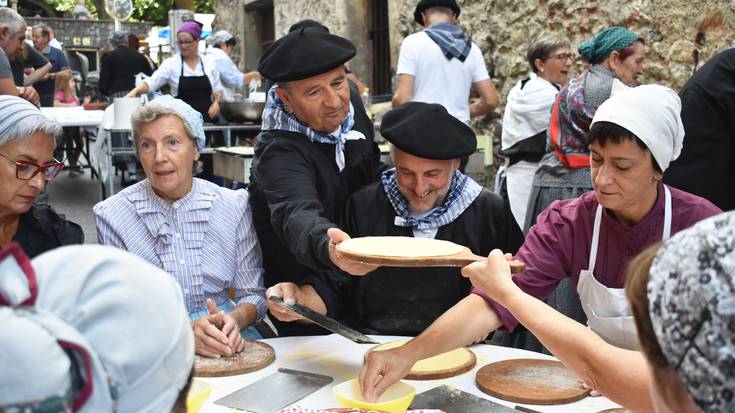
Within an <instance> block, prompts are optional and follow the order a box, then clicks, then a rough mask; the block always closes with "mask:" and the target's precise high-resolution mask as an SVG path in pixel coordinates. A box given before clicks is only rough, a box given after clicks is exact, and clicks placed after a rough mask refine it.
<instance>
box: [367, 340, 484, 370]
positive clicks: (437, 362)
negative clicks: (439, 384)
mask: <svg viewBox="0 0 735 413" xmlns="http://www.w3.org/2000/svg"><path fill="white" fill-rule="evenodd" d="M406 342H407V341H406V340H401V341H390V342H387V343H383V344H381V345H379V346H376V347H374V348H373V349H372V350H370V351H382V350H389V349H392V348H397V347H400V346H402V345H404V344H406ZM476 363H477V357H476V356H475V353H473V352H472V351H470V350H469V349H467V348H465V347H460V348H458V349H455V350H452V351H448V352H446V353H442V354H439V355H436V356H434V357H429V358H427V359H423V360H419V361H417V362H416V364H414V365H413V367H411V371H410V372H409V373H408V375H407V376H406V378H407V379H409V380H435V379H442V378H447V377H453V376H457V375H459V374H462V373H464V372H467V371H470V370H472V368H473V367H474V366H475V364H476Z"/></svg>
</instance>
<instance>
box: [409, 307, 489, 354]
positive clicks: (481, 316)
mask: <svg viewBox="0 0 735 413" xmlns="http://www.w3.org/2000/svg"><path fill="white" fill-rule="evenodd" d="M501 325H502V322H501V320H500V317H499V316H498V314H497V313H496V312H495V310H494V309H493V308H492V307H491V306H490V305H489V304H488V303H487V302H486V301H485V299H484V298H482V297H480V296H479V295H477V294H470V295H468V296H467V297H465V298H464V299H462V301H460V302H459V303H457V304H455V305H454V307H452V308H450V309H449V310H447V311H446V312H445V313H444V314H442V316H441V317H439V318H438V319H437V320H436V321H434V323H432V324H431V326H429V328H427V329H426V330H425V331H424V332H423V333H421V334H420V335H419V336H418V337H416V338H415V339H413V340H411V342H410V343H409V345H408V348H410V349H411V352H412V353H413V354H414V355H415V357H416V359H417V360H421V359H425V358H427V357H431V356H435V355H437V354H441V353H445V352H447V351H451V350H454V349H456V348H458V347H463V346H466V345H469V344H472V343H474V342H477V341H478V340H480V339H481V338H485V337H486V336H487V335H488V334H490V332H491V331H494V330H496V329H497V328H498V327H500V326H501Z"/></svg>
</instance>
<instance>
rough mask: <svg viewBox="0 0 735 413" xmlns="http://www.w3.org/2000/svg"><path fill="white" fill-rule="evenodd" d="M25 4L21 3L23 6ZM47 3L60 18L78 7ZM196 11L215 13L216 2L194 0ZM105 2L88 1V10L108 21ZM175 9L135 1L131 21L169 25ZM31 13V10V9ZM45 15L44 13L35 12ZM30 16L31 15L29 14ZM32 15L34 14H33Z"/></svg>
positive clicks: (166, 3)
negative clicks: (169, 15) (169, 12)
mask: <svg viewBox="0 0 735 413" xmlns="http://www.w3.org/2000/svg"><path fill="white" fill-rule="evenodd" d="M23 3H24V2H23V1H21V2H20V4H21V5H22V4H23ZM45 3H46V4H47V5H48V6H49V7H50V8H52V9H54V10H56V12H57V14H58V16H57V17H62V16H69V15H70V14H71V11H72V10H73V9H74V6H75V5H76V0H46V1H45ZM193 3H194V9H195V11H196V12H197V13H214V0H194V1H193ZM104 4H105V2H104V0H86V1H85V5H86V6H87V9H89V11H90V12H91V13H92V14H94V15H95V16H98V17H99V18H102V19H108V18H109V16H107V13H105V11H104ZM173 7H174V0H133V15H132V17H131V18H130V20H131V21H148V22H154V23H158V24H161V25H165V24H167V23H168V22H167V20H168V11H169V10H171V9H172V8H173ZM29 11H30V9H29ZM36 12H40V13H41V14H45V13H43V12H42V11H34V14H35V13H36ZM29 14H30V13H29ZM31 15H32V14H31Z"/></svg>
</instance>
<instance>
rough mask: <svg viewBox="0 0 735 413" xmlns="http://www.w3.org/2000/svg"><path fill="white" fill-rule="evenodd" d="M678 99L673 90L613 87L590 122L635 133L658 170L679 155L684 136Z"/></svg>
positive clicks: (655, 87) (647, 86)
mask: <svg viewBox="0 0 735 413" xmlns="http://www.w3.org/2000/svg"><path fill="white" fill-rule="evenodd" d="M680 113H681V100H680V99H679V96H678V95H677V94H676V92H674V91H673V90H671V89H669V88H667V87H664V86H659V85H644V86H638V87H633V88H627V89H623V90H619V91H613V94H612V96H610V98H609V99H608V100H606V101H605V102H604V103H603V104H602V105H600V107H599V108H598V109H597V112H596V113H595V117H594V118H593V119H592V125H594V124H595V123H597V122H611V123H614V124H616V125H618V126H622V127H624V128H625V129H627V130H629V131H630V132H631V133H633V134H634V135H635V136H637V137H638V139H640V140H641V141H643V143H645V144H646V146H647V147H648V150H650V151H651V154H652V155H653V158H654V159H655V160H656V163H658V166H659V167H660V168H661V171H665V170H666V168H668V167H669V164H670V163H671V161H673V160H675V159H676V158H678V157H679V154H680V153H681V147H682V141H683V140H684V125H683V124H682V122H681V116H680Z"/></svg>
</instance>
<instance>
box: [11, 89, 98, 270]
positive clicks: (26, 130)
mask: <svg viewBox="0 0 735 413" xmlns="http://www.w3.org/2000/svg"><path fill="white" fill-rule="evenodd" d="M60 132H61V127H60V126H59V125H58V124H57V123H56V122H54V121H52V120H50V119H48V118H46V117H45V116H43V115H42V114H41V112H40V111H39V110H38V109H37V108H36V107H35V106H33V105H32V104H30V103H28V102H27V101H25V100H23V99H20V98H17V97H13V96H0V247H5V246H7V245H8V244H10V243H11V242H13V241H15V242H17V243H19V244H20V246H21V248H23V251H24V252H25V253H26V255H28V256H29V257H31V258H33V257H35V256H37V255H39V254H41V253H43V252H46V251H48V250H51V249H54V248H57V247H60V246H62V245H69V244H79V243H82V242H84V232H83V231H82V229H81V227H80V226H79V225H77V224H75V223H73V222H69V221H66V220H65V219H63V218H62V217H60V216H59V215H58V214H56V212H54V210H53V209H52V208H51V207H50V206H48V205H34V203H35V202H36V198H38V195H39V194H40V193H41V192H43V190H44V188H45V186H46V182H48V181H50V180H51V179H53V178H55V177H56V175H58V174H59V172H60V171H61V169H62V168H63V167H64V164H62V163H61V162H59V161H57V160H56V159H54V157H53V153H54V145H55V136H56V135H58V134H59V133H60Z"/></svg>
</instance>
